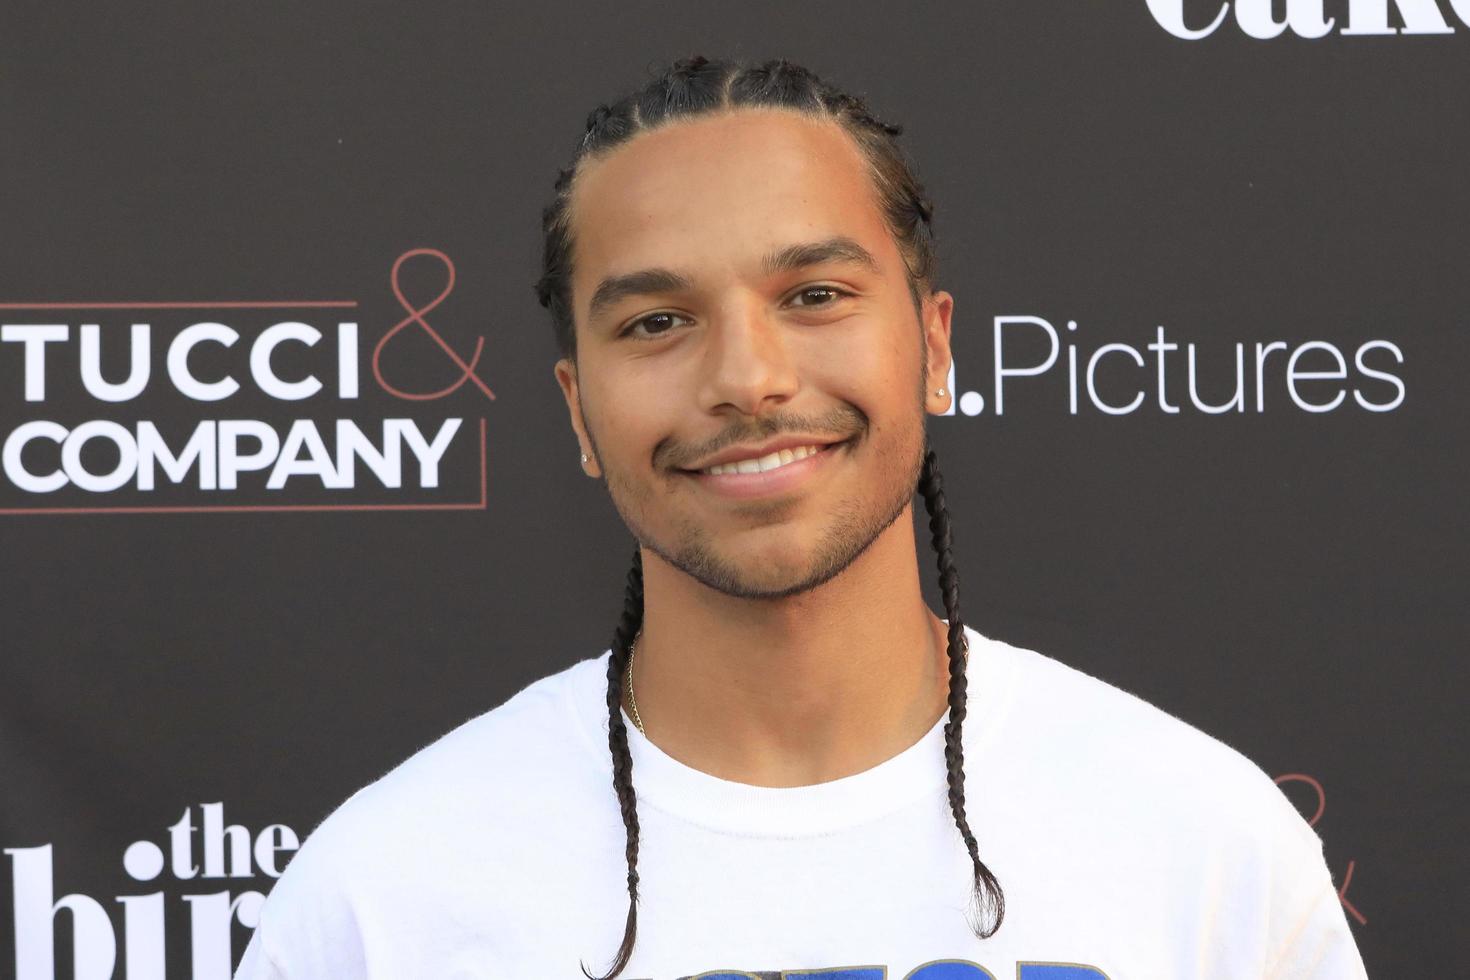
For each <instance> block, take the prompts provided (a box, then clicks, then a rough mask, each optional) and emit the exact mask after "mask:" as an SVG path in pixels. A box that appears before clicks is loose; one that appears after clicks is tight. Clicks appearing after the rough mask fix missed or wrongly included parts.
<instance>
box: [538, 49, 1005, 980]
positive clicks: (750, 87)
mask: <svg viewBox="0 0 1470 980" xmlns="http://www.w3.org/2000/svg"><path fill="white" fill-rule="evenodd" d="M742 107H750V108H783V109H789V110H792V111H797V112H802V113H805V114H808V115H810V116H812V117H814V118H818V119H827V120H831V121H835V122H837V123H838V124H839V125H841V126H842V127H843V129H844V130H845V131H846V132H847V133H848V135H849V136H851V137H852V139H853V140H854V141H855V142H856V143H857V145H858V147H859V149H860V150H861V151H862V153H863V155H864V157H865V158H866V160H867V162H868V169H869V174H870V176H871V177H872V179H873V183H874V186H875V188H876V189H877V193H878V200H879V206H880V208H881V209H882V211H883V213H884V216H885V218H886V219H887V223H888V226H889V229H890V231H891V232H892V234H893V237H894V241H895V242H896V243H897V245H898V248H899V252H900V253H901V254H902V256H903V260H904V265H905V268H906V271H907V274H908V286H909V292H910V295H911V296H912V298H913V300H914V305H915V308H916V309H917V308H918V307H919V305H920V296H921V291H922V292H924V293H927V292H932V289H933V276H934V239H933V231H932V223H933V216H934V214H933V205H932V204H931V203H930V201H929V199H928V197H927V196H926V195H925V193H924V190H923V187H922V186H921V185H920V183H919V181H918V179H917V178H916V177H915V175H914V168H913V166H912V165H911V164H910V162H909V160H908V158H907V157H906V155H905V154H904V152H903V149H902V147H900V146H899V144H898V141H897V139H896V137H898V136H899V134H900V133H901V132H902V129H901V127H899V126H896V125H890V124H888V123H885V122H883V121H881V120H879V119H878V118H876V117H875V116H874V115H873V114H872V112H871V111H870V110H869V109H868V107H867V105H866V104H865V103H864V102H863V101H862V100H861V99H859V98H857V97H855V96H852V95H848V94H847V93H845V92H841V91H839V90H838V89H836V88H835V87H833V86H832V85H829V84H828V83H826V82H823V81H822V80H821V79H819V78H818V77H817V76H816V75H815V74H813V73H812V72H810V71H808V70H807V69H805V68H802V67H801V66H799V65H795V64H792V63H791V62H788V61H782V60H774V61H768V62H765V63H763V64H760V65H753V66H744V65H737V64H734V63H731V62H727V61H710V60H708V59H705V58H703V57H698V56H696V57H693V58H686V59H681V60H679V61H677V62H675V63H674V64H673V65H672V66H670V67H669V68H668V70H666V71H665V72H663V74H661V75H659V76H658V77H656V78H654V79H653V80H652V81H650V82H649V83H648V84H647V85H645V86H644V87H643V88H642V89H640V90H638V91H637V92H634V93H633V94H631V95H628V96H626V97H625V98H623V99H621V100H620V101H618V102H616V103H614V104H613V105H606V104H604V105H599V106H598V107H597V108H596V109H594V110H593V111H592V112H591V113H590V114H589V115H588V117H587V128H586V132H585V133H584V134H583V136H582V138H581V140H580V142H579V143H578V146H577V149H576V152H575V155H574V156H573V159H572V162H571V164H570V165H569V166H568V167H566V168H564V169H563V170H562V171H561V172H560V173H559V174H558V176H557V180H556V196H555V199H554V200H553V201H552V203H551V204H550V205H549V206H548V207H547V208H546V209H545V211H544V212H543V215H542V233H543V236H544V249H543V255H542V275H541V278H540V279H539V280H538V281H537V283H536V295H537V298H538V299H539V300H540V302H541V305H542V306H544V307H546V309H547V310H548V311H550V313H551V317H552V324H553V327H554V328H555V331H556V341H557V346H558V348H559V350H560V352H561V354H562V356H563V357H570V358H573V359H575V357H576V332H575V330H574V322H573V317H572V304H571V271H572V269H571V266H572V230H571V214H570V199H571V190H572V184H573V182H574V181H575V179H576V174H577V170H578V167H579V166H580V165H581V163H582V161H583V160H586V159H589V158H594V157H596V156H598V155H600V154H603V153H606V152H608V151H610V150H611V149H613V148H614V147H617V146H619V145H620V144H622V143H624V142H626V141H627V140H629V139H630V138H632V137H633V136H634V135H636V134H638V133H640V132H647V131H649V130H652V129H655V128H658V127H661V126H664V125H668V124H671V123H674V122H678V121H680V120H684V119H690V118H693V117H697V116H700V115H711V114H714V113H717V112H723V111H729V110H732V109H738V108H742ZM917 491H918V493H919V494H920V495H921V496H922V497H923V498H924V508H925V510H926V511H927V512H928V515H929V531H930V535H931V539H932V542H933V546H934V552H935V555H936V558H937V562H938V568H939V588H940V593H941V595H942V597H943V601H944V610H945V617H946V618H947V620H948V643H947V648H948V658H949V720H948V721H947V722H946V723H945V726H944V759H945V767H946V769H947V771H948V781H949V806H950V812H951V813H952V814H953V816H954V821H955V825H956V827H957V828H958V829H959V833H960V837H961V839H962V840H963V841H964V844H965V848H966V850H967V851H968V852H969V855H970V862H971V865H972V868H973V894H972V902H973V905H974V906H975V908H977V909H979V910H982V911H983V910H987V909H988V910H991V911H992V912H993V921H991V922H990V924H989V925H988V926H985V925H982V924H980V923H979V922H977V921H974V920H972V921H971V923H970V926H971V928H972V929H973V930H974V932H975V934H976V935H977V936H978V937H980V938H981V939H987V938H989V937H990V936H993V935H994V934H995V933H996V931H997V930H998V929H999V928H1000V924H1001V921H1002V920H1003V919H1004V918H1005V895H1004V893H1003V892H1002V890H1001V887H1000V882H999V881H998V880H997V879H996V877H995V875H994V874H993V873H991V871H990V869H989V868H987V867H986V866H985V863H984V862H983V861H981V860H980V853H979V847H978V845H977V844H976V841H975V835H974V833H972V832H971V830H970V825H969V821H968V819H967V817H966V815H965V768H964V765H965V756H964V748H963V743H962V739H961V726H962V725H963V723H964V720H965V711H966V707H965V706H966V700H967V684H966V674H965V661H966V657H967V656H968V644H967V642H966V638H965V632H964V621H963V620H962V619H961V617H960V604H959V573H958V572H957V571H956V569H955V564H954V559H953V557H952V556H951V554H950V522H949V513H948V511H947V510H946V509H945V504H944V483H943V480H942V479H941V478H940V474H939V465H938V462H937V460H936V457H935V453H934V451H933V449H932V448H929V447H928V446H927V445H926V446H925V452H924V461H923V467H922V469H921V472H920V475H919V481H918V487H917ZM642 625H643V562H642V552H641V551H639V550H636V549H635V550H634V552H633V563H632V567H631V568H630V569H629V571H628V580H627V586H626V589H625V591H624V597H623V611H622V614H621V615H620V616H619V618H618V624H617V627H616V628H615V629H614V630H613V639H612V647H611V654H610V656H609V657H608V663H607V712H608V748H609V749H610V750H611V753H612V760H613V790H614V792H615V793H616V794H617V800H618V807H619V809H620V811H621V813H622V817H623V826H624V828H625V830H626V832H627V848H626V856H627V862H628V879H627V881H628V918H627V922H626V924H625V926H624V928H623V941H622V943H621V945H619V947H618V951H617V953H616V955H615V956H614V957H613V963H612V966H611V968H610V969H609V971H608V972H607V973H606V974H604V975H603V976H601V977H597V976H594V975H593V974H592V973H590V972H588V970H587V968H586V966H585V965H584V966H583V967H582V972H583V974H584V975H586V976H587V977H588V980H613V978H615V977H616V976H618V974H620V973H621V972H622V971H623V969H624V968H625V967H626V966H627V965H628V961H629V959H631V957H632V955H633V945H634V943H635V942H636V941H637V935H638V808H637V799H636V796H635V795H634V791H633V760H632V756H631V754H630V752H629V750H628V729H627V725H626V723H625V722H624V721H623V713H622V700H623V678H624V676H625V674H626V671H627V669H628V663H629V660H630V658H631V649H632V645H633V641H634V639H635V638H636V637H637V635H638V631H639V629H640V628H641V627H642Z"/></svg>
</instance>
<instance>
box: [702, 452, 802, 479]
mask: <svg viewBox="0 0 1470 980" xmlns="http://www.w3.org/2000/svg"><path fill="white" fill-rule="evenodd" d="M823 448H825V447H823V446H797V447H796V448H794V449H778V450H776V451H775V452H773V453H771V454H769V455H767V456H762V457H760V458H759V459H740V460H736V461H735V462H733V463H720V464H719V465H717V466H710V467H706V468H705V469H702V470H700V471H699V472H701V473H708V474H709V475H711V476H719V475H720V474H723V473H764V472H766V471H767V470H774V469H777V468H778V467H782V466H785V465H786V464H788V463H794V462H796V461H797V460H798V459H806V458H807V457H808V456H811V455H813V454H815V453H819V452H821V451H822V449H823Z"/></svg>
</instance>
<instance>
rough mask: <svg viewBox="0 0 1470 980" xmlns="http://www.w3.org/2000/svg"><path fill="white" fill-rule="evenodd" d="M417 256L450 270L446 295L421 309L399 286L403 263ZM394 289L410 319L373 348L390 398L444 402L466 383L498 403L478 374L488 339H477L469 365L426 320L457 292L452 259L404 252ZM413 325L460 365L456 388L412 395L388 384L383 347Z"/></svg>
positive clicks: (428, 252)
mask: <svg viewBox="0 0 1470 980" xmlns="http://www.w3.org/2000/svg"><path fill="white" fill-rule="evenodd" d="M415 255H432V256H433V257H434V258H436V259H438V260H439V261H440V262H443V263H444V267H445V268H446V269H448V270H449V278H448V281H447V282H445V284H444V289H443V291H442V292H440V293H439V295H438V296H435V297H434V299H433V301H432V302H430V303H429V304H428V305H426V306H424V307H422V308H417V307H415V306H414V305H413V304H412V303H410V302H409V301H408V299H407V297H405V296H404V295H403V289H402V287H401V286H400V285H399V282H398V271H399V270H400V269H402V268H403V263H404V262H407V261H408V260H409V259H411V258H413V257H414V256H415ZM392 285H393V295H394V296H396V297H398V303H399V305H400V306H402V307H403V308H404V309H405V310H407V311H408V316H407V317H405V318H404V319H402V320H400V321H399V322H398V323H396V324H395V325H394V326H393V329H391V330H389V331H388V332H387V333H385V334H383V337H382V339H381V340H379V341H378V344H377V346H376V347H374V348H373V377H375V378H377V379H378V384H379V385H380V386H382V388H383V390H384V391H386V392H388V393H389V394H392V395H396V396H398V397H399V398H407V399H410V400H413V401H428V400H430V399H433V398H443V397H444V396H445V395H447V394H449V393H450V392H453V391H455V390H457V389H458V388H459V386H460V385H462V384H464V383H465V382H466V381H473V382H474V383H475V385H476V386H477V387H478V388H479V389H480V390H481V391H483V392H484V393H485V397H486V398H489V399H490V400H491V401H494V400H495V393H494V392H493V391H491V390H490V388H489V387H488V386H487V385H486V384H485V382H484V381H482V380H481V379H480V376H479V375H477V374H475V365H476V364H478V363H479V362H480V354H481V352H482V351H483V350H484V349H485V338H484V337H476V338H475V351H474V353H473V354H471V355H470V359H469V362H468V363H466V362H465V360H464V358H462V357H460V356H459V354H458V353H457V352H456V351H455V350H454V348H453V347H450V346H449V342H448V341H446V340H445V339H444V338H443V337H441V336H439V333H438V332H437V331H436V330H435V329H434V328H433V327H431V326H429V321H427V320H425V319H424V314H425V313H428V312H429V311H430V310H432V309H433V308H434V307H436V306H438V305H439V304H440V303H442V302H444V298H445V297H446V296H448V295H449V294H450V293H451V292H453V291H454V263H453V262H451V261H450V260H449V256H447V255H445V254H444V253H443V252H441V251H439V250H438V249H436V248H415V249H412V250H410V251H407V252H404V253H403V254H402V255H400V256H398V260H397V261H396V262H394V263H393V273H392ZM410 323H417V324H418V325H419V327H420V328H421V329H422V330H423V331H424V332H425V333H427V334H428V335H429V336H430V337H432V338H434V342H435V343H436V344H438V345H439V346H440V347H442V348H443V349H444V353H445V354H447V355H449V359H450V360H451V361H453V362H454V363H455V364H456V365H458V367H459V370H460V375H459V378H458V379H457V380H456V381H455V382H454V383H453V384H450V385H449V386H447V387H445V388H440V389H439V390H438V391H427V392H410V391H403V390H401V389H399V388H395V387H393V385H391V384H389V383H388V380H387V379H386V378H384V377H383V369H382V366H381V365H380V363H379V361H380V359H381V357H382V355H383V347H384V346H385V345H386V344H387V343H388V341H389V340H392V339H393V337H394V336H396V335H397V333H398V332H399V331H400V330H402V329H404V328H405V327H407V326H408V325H409V324H410Z"/></svg>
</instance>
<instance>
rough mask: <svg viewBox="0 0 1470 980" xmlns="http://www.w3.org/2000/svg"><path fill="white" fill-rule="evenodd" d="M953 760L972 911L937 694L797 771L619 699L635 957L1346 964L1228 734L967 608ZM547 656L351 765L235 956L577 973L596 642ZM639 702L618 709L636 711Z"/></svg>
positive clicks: (825, 962) (725, 966) (1055, 975)
mask: <svg viewBox="0 0 1470 980" xmlns="http://www.w3.org/2000/svg"><path fill="white" fill-rule="evenodd" d="M967 635H968V638H969V645H970V657H969V668H968V670H969V695H970V698H969V714H968V716H967V717H966V719H965V724H964V746H965V775H966V780H965V789H966V803H967V808H968V816H969V821H970V827H971V829H972V830H973V832H974V833H975V835H976V838H977V839H978V841H979V846H980V857H981V859H982V860H983V861H985V863H986V864H987V866H988V867H989V868H990V869H991V871H992V872H994V873H995V875H996V876H997V877H998V878H999V880H1000V883H1001V886H1002V887H1003V888H1004V890H1005V899H1006V916H1005V921H1004V924H1003V925H1002V926H1001V929H1000V931H999V932H998V933H996V934H995V935H994V936H993V937H991V938H990V939H986V940H981V939H979V938H977V937H976V936H975V934H974V933H973V932H971V931H970V928H969V926H968V925H967V923H966V917H965V912H966V908H967V904H968V900H969V896H970V889H971V881H972V865H971V863H970V859H969V856H968V854H967V852H966V850H965V846H964V843H963V842H962V840H961V839H960V836H959V832H958V830H957V829H956V827H955V824H954V821H953V818H952V817H951V814H950V809H949V805H948V799H947V789H946V783H945V764H944V729H943V725H944V721H945V720H947V716H946V718H944V719H941V720H940V722H939V723H938V724H936V725H935V727H934V728H933V729H932V730H931V731H930V732H929V733H928V734H927V735H925V736H924V737H923V738H922V739H920V740H919V741H918V742H916V743H915V744H914V745H912V746H910V747H909V748H907V749H905V750H904V751H902V752H900V753H899V754H898V755H896V756H894V757H893V758H891V759H889V760H887V761H886V762H883V763H880V764H879V765H877V766H874V767H873V768H871V769H868V770H866V771H864V772H860V773H857V774H854V775H851V776H847V777H844V778H842V779H836V780H832V781H830V782H826V783H819V784H816V785H813V786H800V787H791V788H774V787H760V786H751V785H747V784H743V783H735V782H730V781H727V780H723V779H719V778H716V777H714V776H711V775H708V774H706V773H703V772H700V771H698V770H696V769H692V768H690V767H688V766H686V765H684V764H682V763H680V762H678V761H676V760H675V759H673V758H672V757H670V756H668V755H666V754H664V753H663V752H662V751H661V750H660V749H659V748H658V747H657V746H656V745H654V744H653V743H652V742H650V741H648V740H647V739H646V738H645V737H643V736H642V735H641V734H640V733H639V732H638V730H637V728H636V727H634V725H633V724H632V722H631V721H628V723H627V727H628V739H629V742H630V751H631V753H632V759H633V785H634V787H635V790H636V792H637V796H638V818H639V822H640V824H641V835H640V844H639V861H638V872H639V878H640V882H639V889H640V902H639V913H638V936H637V943H636V945H635V946H634V950H633V958H632V960H631V962H630V963H629V965H628V967H627V968H626V969H625V970H624V971H623V973H622V974H621V975H620V978H621V980H642V978H653V980H674V978H691V977H696V976H699V977H706V978H714V977H721V978H724V977H742V978H744V977H752V976H754V977H760V978H778V980H779V978H784V977H786V976H788V975H790V974H791V973H793V972H799V973H800V975H801V976H803V977H807V978H827V980H839V978H840V980H886V978H893V980H898V978H908V980H980V978H990V980H1006V978H1011V977H1015V978H1017V980H1101V978H1109V980H1193V978H1214V980H1243V978H1251V980H1288V978H1291V980H1305V978H1311V980H1352V978H1363V977H1365V976H1366V974H1365V972H1364V968H1363V964H1362V960H1361V958H1360V957H1359V954H1358V951H1357V948H1356V946H1355V945H1354V943H1353V938H1352V935H1351V933H1350V932H1349V929H1348V925H1347V920H1346V917H1345V916H1344V914H1343V909H1342V905H1341V903H1340V901H1339V899H1338V896H1337V890H1336V888H1335V887H1334V885H1333V882H1332V878H1331V875H1330V873H1329V871H1328V868H1327V866H1326V864H1325V862H1324V860H1323V854H1322V842H1321V840H1320V838H1318V836H1317V834H1316V832H1315V831H1314V830H1312V828H1311V827H1309V826H1308V825H1307V823H1306V821H1305V820H1303V819H1302V817H1301V816H1300V814H1298V812H1297V811H1296V809H1295V808H1294V807H1293V806H1292V804H1291V802H1290V801H1289V800H1287V799H1286V797H1285V796H1284V795H1283V794H1282V793H1281V791H1280V790H1279V789H1278V788H1277V786H1276V785H1275V784H1274V783H1273V782H1272V780H1271V778H1270V777H1269V776H1267V775H1266V774H1265V773H1264V772H1262V771H1261V769H1260V768H1259V767H1257V766H1256V765H1255V764H1254V763H1252V762H1251V761H1250V760H1249V759H1247V758H1245V757H1244V756H1243V755H1241V754H1240V753H1238V752H1236V751H1235V750H1234V749H1232V748H1230V747H1229V746H1227V745H1225V744H1223V743H1221V742H1219V741H1217V740H1215V739H1214V738H1211V737H1210V736H1208V735H1205V734H1204V733H1202V732H1200V731H1198V730H1197V729H1195V728H1192V727H1190V726H1189V725H1187V724H1185V723H1184V722H1182V721H1180V720H1178V719H1176V718H1174V717H1173V716H1171V715H1169V714H1166V713H1165V712H1163V711H1161V710H1159V709H1158V708H1155V707H1153V706H1151V705H1149V704H1147V703H1145V702H1144V701H1141V700H1139V699H1138V698H1136V697H1134V696H1133V695H1131V694H1128V693H1126V692H1124V691H1121V690H1119V689H1118V688H1115V687H1113V686H1111V685H1108V684H1106V683H1104V682H1102V681H1099V680H1096V679H1094V678H1092V677H1090V676H1088V675H1086V674H1083V673H1081V672H1079V671H1077V670H1074V669H1072V668H1070V667H1067V666H1065V665H1063V664H1061V663H1059V662H1058V661H1055V660H1053V659H1051V658H1049V657H1046V656H1043V655H1041V654H1039V653H1035V652H1032V651H1029V650H1022V649H1019V648H1016V647H1013V646H1010V645H1008V644H1005V643H1002V642H999V641H996V640H992V639H987V638H985V637H983V636H981V635H980V634H978V633H977V632H975V631H974V630H972V629H967ZM608 656H609V654H608V653H607V652H604V653H603V654H602V656H600V657H596V658H593V659H588V660H584V661H582V662H580V663H577V664H575V665H573V666H572V667H570V668H568V669H566V670H563V671H561V672H559V673H557V674H553V675H552V676H550V677H546V678H543V679H541V680H539V681H537V682H535V683H533V684H531V685H530V686H528V687H527V688H525V689H524V690H522V691H521V692H520V693H518V694H517V695H515V696H514V697H513V698H511V699H510V700H509V701H507V702H506V703H505V704H503V705H501V706H500V707H498V708H496V709H494V710H493V711H490V712H487V713H486V714H483V715H481V716H480V717H478V718H475V719H473V720H472V721H469V722H467V723H466V724H464V725H462V726H460V727H459V728H458V729H456V730H455V731H453V732H451V733H450V734H448V735H446V736H445V737H444V738H442V739H440V740H439V741H438V742H436V743H434V744H433V745H430V746H429V747H428V748H425V749H423V750H422V751H420V752H418V753H417V754H416V755H414V756H413V757H412V758H410V759H409V760H408V761H407V762H404V763H403V764H402V765H400V766H399V767H398V768H396V769H394V770H393V771H392V772H390V773H389V774H388V775H386V776H384V777H383V778H382V779H380V780H378V781H377V782H375V783H373V784H372V785H370V786H368V787H366V788H364V789H363V790H361V791H359V792H358V793H356V794H355V795H354V796H352V798H351V799H349V800H348V801H347V802H346V803H344V804H343V805H342V806H341V807H340V808H338V810H337V811H336V812H335V813H333V814H332V815H331V816H330V817H328V818H327V820H326V821H324V822H323V823H322V825H321V826H320V827H318V828H317V830H316V831H315V832H314V833H313V834H312V835H311V836H310V838H309V839H308V840H307V841H306V843H305V844H304V845H303V846H302V849H301V850H300V852H299V853H298V854H297V855H296V857H295V858H294V860H292V862H291V864H290V865H289V867H288V868H287V870H286V872H285V874H284V875H283V876H282V878H281V879H280V880H279V881H278V882H277V883H276V885H275V888H274V890H273V891H272V892H271V894H270V896H269V897H268V898H267V900H266V903H265V905H264V907H263V909H262V910H261V921H260V925H259V927H258V928H257V930H256V932H255V935H254V937H253V938H252V940H251V942H250V945H249V946H248V947H247V949H246V951H245V956H244V960H243V962H242V963H241V966H240V969H239V972H238V973H237V975H236V976H237V980H282V978H289V980H303V978H307V977H322V978H326V977H330V978H334V980H352V978H359V977H362V978H367V977H371V978H375V980H407V978H418V977H423V978H432V980H455V978H471V977H475V978H481V977H486V978H488V977H494V978H507V980H510V978H515V980H543V978H563V977H567V978H576V977H581V976H582V972H581V968H580V964H584V963H585V964H586V966H587V968H588V970H589V971H591V972H593V973H594V974H600V973H603V972H605V971H606V969H607V967H608V965H609V964H610V962H611V958H612V956H613V955H614V953H615V952H616V951H617V948H618V944H619V943H620V942H621V940H622V935H623V926H624V922H625V920H626V916H627V902H628V894H627V866H626V862H625V856H624V846H625V837H624V829H623V823H622V819H621V817H620V816H619V811H618V807H617V801H616V797H615V795H614V792H613V787H612V764H611V758H610V754H609V750H608V746H607V722H606V703H607V701H606V685H607V680H606V678H607V658H608ZM625 719H626V716H625Z"/></svg>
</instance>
